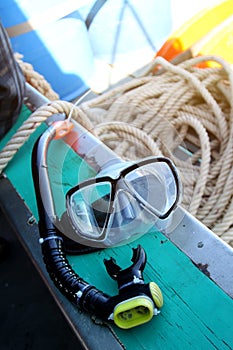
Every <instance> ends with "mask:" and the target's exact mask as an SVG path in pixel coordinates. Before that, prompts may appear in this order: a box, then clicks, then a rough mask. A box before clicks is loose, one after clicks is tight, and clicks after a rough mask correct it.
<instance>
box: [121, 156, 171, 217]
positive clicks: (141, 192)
mask: <svg viewBox="0 0 233 350" xmlns="http://www.w3.org/2000/svg"><path fill="white" fill-rule="evenodd" d="M125 180H126V181H127V184H128V186H129V187H130V189H131V191H133V192H134V194H135V195H136V196H137V198H138V199H139V200H140V201H141V202H143V204H144V205H145V206H146V207H147V208H148V209H149V210H151V211H152V212H154V213H155V214H156V215H158V216H164V215H166V214H167V213H168V211H169V210H170V209H171V208H172V206H173V205H174V203H175V201H176V199H177V185H176V181H175V178H174V175H173V172H172V170H171V168H170V167H169V165H168V164H167V163H166V162H154V163H149V164H146V165H143V166H141V167H139V168H137V169H135V170H133V171H131V172H130V173H128V174H127V175H126V176H125Z"/></svg>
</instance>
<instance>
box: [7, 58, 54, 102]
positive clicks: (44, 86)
mask: <svg viewBox="0 0 233 350" xmlns="http://www.w3.org/2000/svg"><path fill="white" fill-rule="evenodd" d="M14 57H15V60H16V62H17V63H18V64H19V66H20V68H21V70H22V72H23V75H24V77H25V80H26V81H27V82H28V83H29V84H30V85H32V86H33V87H34V88H35V89H36V90H38V91H39V92H40V93H41V94H42V95H44V96H46V97H47V98H48V99H49V100H51V101H54V100H58V99H59V96H58V94H57V93H56V92H55V91H54V90H53V89H52V87H51V85H50V84H49V83H48V81H47V80H45V78H44V77H43V75H41V74H39V73H38V72H36V71H35V70H34V68H33V66H32V65H31V64H30V63H27V62H24V61H23V60H22V58H23V55H21V54H19V53H15V54H14Z"/></svg>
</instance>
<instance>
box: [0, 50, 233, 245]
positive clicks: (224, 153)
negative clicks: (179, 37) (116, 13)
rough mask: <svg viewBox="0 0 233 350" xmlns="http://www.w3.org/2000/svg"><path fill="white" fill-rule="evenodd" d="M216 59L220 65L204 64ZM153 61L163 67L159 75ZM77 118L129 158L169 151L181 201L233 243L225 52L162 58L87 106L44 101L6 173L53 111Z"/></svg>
mask: <svg viewBox="0 0 233 350" xmlns="http://www.w3.org/2000/svg"><path fill="white" fill-rule="evenodd" d="M204 61H214V62H215V63H217V64H218V66H217V67H214V68H205V69H202V68H199V67H198V64H200V63H201V62H204ZM155 66H159V67H162V68H163V71H164V73H163V74H161V75H155V74H154V68H155ZM71 110H72V118H74V119H76V120H78V121H79V122H80V123H81V124H82V125H84V126H85V127H86V128H88V129H89V130H92V132H94V133H95V135H96V136H97V137H99V138H100V139H101V140H102V141H103V142H104V143H106V144H107V145H108V146H109V147H110V148H112V149H113V150H114V151H115V152H116V153H117V154H118V155H119V156H121V157H122V158H125V159H134V160H136V159H139V158H141V157H145V156H149V155H159V154H163V155H165V156H168V157H170V158H171V159H172V160H173V161H174V163H175V164H176V166H177V167H178V169H179V170H180V173H181V176H182V182H183V187H184V195H183V201H182V206H183V207H185V208H186V209H187V210H188V211H189V212H190V213H191V214H193V215H194V216H196V217H197V218H198V219H200V220H201V221H202V222H203V223H204V224H205V225H206V226H207V227H209V228H210V229H212V230H213V232H215V233H216V234H217V235H218V236H220V237H221V238H222V239H223V240H224V241H225V242H227V243H229V244H230V245H231V246H233V215H232V213H233V122H232V121H233V71H232V68H231V67H230V65H229V64H228V63H227V62H225V61H224V60H223V59H221V58H220V57H216V56H200V57H196V58H193V59H190V60H187V61H185V62H183V63H181V64H179V65H178V66H175V65H173V64H171V63H169V62H167V61H166V60H164V59H163V58H161V57H157V58H156V59H155V61H154V63H153V64H152V65H151V67H150V69H149V70H148V71H147V72H146V74H145V75H144V76H142V77H139V78H134V79H132V80H131V81H129V82H128V83H125V84H123V85H121V86H118V87H116V88H114V89H112V90H111V91H109V92H107V93H105V94H103V95H101V96H99V97H97V98H94V99H93V100H91V101H88V102H85V103H82V104H81V105H80V107H79V108H77V107H75V106H74V105H72V104H70V103H68V102H62V101H56V102H52V103H50V104H49V105H46V106H42V107H41V108H39V109H38V110H37V111H35V112H34V113H33V114H32V115H31V116H30V117H29V119H28V120H27V121H26V122H25V123H24V124H23V125H22V127H21V128H20V129H19V130H18V132H17V133H16V134H15V136H14V137H13V139H12V140H10V141H9V143H8V144H7V145H6V147H5V148H4V149H3V150H2V152H1V153H0V171H2V170H3V169H4V167H5V166H6V164H7V163H8V162H9V160H10V159H11V158H12V156H13V155H14V154H15V153H16V152H17V150H18V148H19V147H20V145H21V144H22V143H24V142H25V140H26V139H27V138H28V137H29V135H30V134H31V133H32V132H33V131H34V130H35V128H36V127H37V126H38V125H39V124H40V123H41V122H43V121H44V120H45V119H46V118H48V117H49V116H50V115H51V114H53V113H66V115H67V116H68V115H69V113H70V112H71Z"/></svg>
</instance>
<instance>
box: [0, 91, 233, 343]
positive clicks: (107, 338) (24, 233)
mask: <svg viewBox="0 0 233 350" xmlns="http://www.w3.org/2000/svg"><path fill="white" fill-rule="evenodd" d="M31 98H32V100H33V98H34V100H33V104H34V105H36V104H35V101H37V103H38V105H40V104H41V102H42V101H43V97H42V96H38V95H36V94H34V92H33V91H32V92H31ZM30 113H31V112H30V111H28V110H27V109H26V108H25V109H24V110H23V112H22V113H21V116H20V117H21V118H20V119H19V121H18V123H20V122H22V120H23V119H25V118H26V117H27V116H28V115H30ZM17 126H18V125H15V128H17ZM45 127H46V126H45V125H42V126H41V127H39V128H38V130H37V131H36V132H35V134H33V135H32V136H31V137H30V139H29V141H28V142H26V144H25V145H24V146H23V147H22V148H21V149H20V150H19V151H18V153H17V154H16V156H15V157H14V159H13V160H12V161H11V162H10V163H9V165H8V167H7V168H6V170H5V171H4V176H2V178H1V180H0V181H1V185H0V208H1V210H2V211H3V213H4V215H5V216H6V217H7V219H8V220H9V222H10V223H11V225H12V226H13V227H14V231H15V233H16V234H17V237H18V238H19V240H20V241H21V243H22V244H23V247H24V248H25V250H26V252H27V253H28V255H29V257H30V259H31V261H32V263H33V264H34V266H35V267H36V268H37V270H38V271H39V273H40V275H41V277H42V279H43V281H44V283H45V284H46V285H47V287H48V289H49V291H50V294H51V295H52V297H53V298H54V300H55V301H56V302H57V305H58V306H59V307H60V310H61V311H62V313H63V314H64V316H65V318H66V320H67V322H68V324H69V325H70V326H71V328H72V329H73V331H74V333H75V335H76V336H77V339H78V340H79V342H80V343H81V344H82V346H83V347H84V348H85V349H95V350H98V349H103V348H111V349H112V350H113V349H125V348H126V349H129V350H130V349H138V350H140V349H147V350H149V349H155V348H157V349H174V344H176V347H177V348H178V349H187V348H190V349H205V348H206V349H216V348H217V349H221V350H222V349H228V350H229V349H231V348H233V337H232V334H233V332H232V331H233V326H232V322H231V319H232V313H233V300H232V297H233V288H232V286H233V281H232V278H233V263H232V262H233V250H232V248H231V247H229V246H228V245H227V244H225V243H224V242H223V241H221V240H220V239H219V238H217V237H216V236H215V235H214V234H213V233H212V232H211V231H210V230H208V229H207V228H206V227H205V226H204V225H202V224H201V223H200V222H199V221H198V220H196V219H195V218H194V217H192V216H191V215H189V214H188V213H186V212H184V211H183V209H182V208H179V209H178V210H177V212H176V216H175V218H174V220H176V219H177V220H179V218H180V215H182V220H181V221H180V224H179V225H177V226H176V229H175V230H174V231H173V232H172V234H168V235H166V234H162V233H161V232H159V231H158V230H156V229H155V230H153V231H152V232H150V234H148V235H145V236H143V237H142V238H140V239H139V240H138V241H136V242H133V243H131V244H127V245H125V246H122V247H117V248H114V249H106V250H103V251H101V252H97V253H92V254H89V255H85V256H70V257H68V258H69V261H70V263H71V265H72V267H73V268H74V269H75V270H76V271H77V273H78V274H79V275H80V276H82V278H84V279H85V280H87V281H88V282H90V283H92V284H94V285H95V286H96V287H97V288H99V289H101V290H104V291H105V292H107V293H109V294H112V295H113V294H115V293H116V285H115V283H114V281H112V280H110V278H109V277H108V276H107V274H106V272H105V270H104V266H103V259H104V258H106V257H110V256H114V258H115V259H116V260H117V262H118V263H119V264H120V265H123V266H124V265H128V264H129V261H130V259H131V254H132V250H131V248H132V247H135V246H136V245H137V244H138V243H140V244H141V245H142V246H143V247H144V249H145V250H146V253H147V256H148V264H147V266H146V269H145V273H144V277H145V280H146V282H148V281H150V280H154V281H155V282H156V283H158V285H159V286H160V287H161V289H162V292H163V295H164V307H163V308H162V309H161V314H160V315H158V316H157V317H154V319H153V320H152V321H151V322H149V323H147V324H145V325H143V326H140V327H136V328H133V329H131V330H127V331H125V330H120V329H118V328H116V327H115V326H113V325H112V324H110V323H109V324H104V325H103V324H102V322H101V321H100V320H97V319H95V318H93V317H91V316H90V315H88V314H86V313H85V312H80V310H78V309H77V308H76V307H74V306H73V305H72V304H71V303H70V302H68V301H67V300H66V298H65V297H64V296H63V295H62V294H61V293H60V291H59V290H57V288H56V287H55V286H54V285H53V283H52V281H51V280H50V278H49V276H48V274H47V271H46V269H45V266H44V263H43V260H42V256H41V251H40V245H39V243H38V238H39V233H38V227H37V224H36V222H35V220H34V217H35V216H36V209H35V208H36V203H35V196H34V189H33V186H32V178H31V167H30V162H31V151H32V147H33V144H34V142H35V140H36V139H37V137H38V135H39V134H40V133H41V132H42V131H43V130H44V128H45ZM12 132H14V128H13V130H12ZM9 137H10V135H8V138H9ZM4 142H6V138H5V139H4V140H3V143H4ZM2 145H3V144H1V146H2ZM66 175H67V174H66ZM25 179H26V181H25Z"/></svg>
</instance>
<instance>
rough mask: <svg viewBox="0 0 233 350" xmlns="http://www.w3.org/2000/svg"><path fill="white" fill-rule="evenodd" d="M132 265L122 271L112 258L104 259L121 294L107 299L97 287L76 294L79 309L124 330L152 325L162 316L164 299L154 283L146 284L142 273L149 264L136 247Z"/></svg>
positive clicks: (140, 248) (141, 249) (142, 252)
mask: <svg viewBox="0 0 233 350" xmlns="http://www.w3.org/2000/svg"><path fill="white" fill-rule="evenodd" d="M132 261H133V264H132V265H131V266H130V267H128V268H126V269H124V270H122V269H121V267H119V266H118V265H117V264H116V262H115V260H114V259H113V258H110V259H109V260H106V259H105V260H104V263H105V266H106V270H107V272H108V274H109V275H110V277H112V278H113V279H114V280H116V281H117V284H118V290H119V293H118V295H116V296H113V297H108V296H107V295H106V294H104V293H102V292H100V291H98V290H97V289H96V288H95V287H90V288H86V289H84V290H83V291H82V292H80V293H77V296H78V299H79V300H78V302H79V306H80V307H81V308H83V309H85V310H86V311H88V312H91V313H94V314H95V315H96V316H98V317H101V318H102V319H106V320H112V321H114V323H115V324H116V325H117V326H118V327H119V328H122V329H129V328H132V327H135V326H139V325H141V324H144V323H146V322H149V321H150V320H151V319H152V317H153V316H154V315H158V314H159V309H160V308H161V307H162V306H163V296H162V293H161V290H160V288H159V287H158V286H157V284H156V283H155V282H150V283H147V284H145V282H144V279H143V276H142V272H143V270H144V267H145V264H146V254H145V251H144V249H143V248H142V247H141V246H140V245H138V247H137V248H136V249H134V248H133V258H132Z"/></svg>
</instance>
